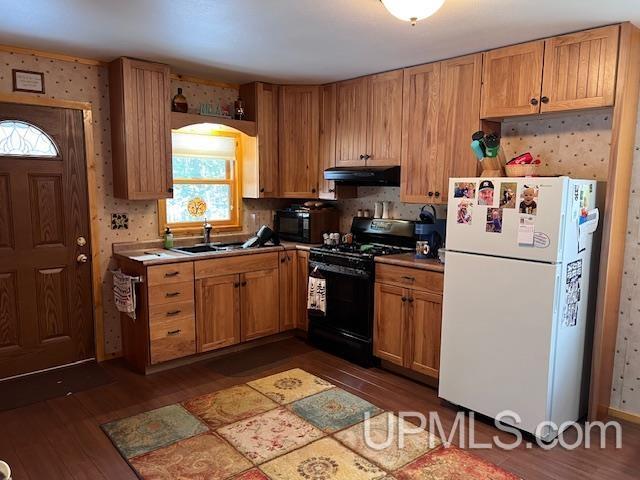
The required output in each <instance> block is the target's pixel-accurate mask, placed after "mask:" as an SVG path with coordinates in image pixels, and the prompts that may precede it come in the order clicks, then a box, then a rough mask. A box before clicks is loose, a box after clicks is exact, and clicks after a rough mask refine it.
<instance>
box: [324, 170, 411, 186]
mask: <svg viewBox="0 0 640 480" xmlns="http://www.w3.org/2000/svg"><path fill="white" fill-rule="evenodd" d="M324 179H325V180H333V181H334V182H336V183H339V184H341V185H362V186H379V187H382V186H385V187H399V186H400V167H398V166H393V167H333V168H328V169H326V170H325V171H324Z"/></svg>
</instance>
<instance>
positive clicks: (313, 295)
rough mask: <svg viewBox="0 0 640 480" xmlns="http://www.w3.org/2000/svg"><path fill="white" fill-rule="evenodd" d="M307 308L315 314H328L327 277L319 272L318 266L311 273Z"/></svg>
mask: <svg viewBox="0 0 640 480" xmlns="http://www.w3.org/2000/svg"><path fill="white" fill-rule="evenodd" d="M307 310H308V311H309V313H311V314H314V315H326V314H327V279H326V278H324V276H323V275H322V274H321V273H320V272H318V267H316V268H315V269H314V270H313V272H311V273H310V274H309V290H308V294H307Z"/></svg>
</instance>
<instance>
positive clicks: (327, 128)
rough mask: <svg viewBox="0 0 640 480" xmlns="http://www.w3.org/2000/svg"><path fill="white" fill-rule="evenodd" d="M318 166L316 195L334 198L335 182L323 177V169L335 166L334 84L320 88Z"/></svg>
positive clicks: (328, 198)
mask: <svg viewBox="0 0 640 480" xmlns="http://www.w3.org/2000/svg"><path fill="white" fill-rule="evenodd" d="M318 163H319V168H318V186H319V190H318V196H319V197H320V198H323V199H327V200H335V198H336V186H335V182H330V181H328V180H325V179H324V171H325V170H326V169H327V168H332V167H335V166H336V85H335V84H332V85H325V86H324V87H322V89H321V90H320V153H319V159H318Z"/></svg>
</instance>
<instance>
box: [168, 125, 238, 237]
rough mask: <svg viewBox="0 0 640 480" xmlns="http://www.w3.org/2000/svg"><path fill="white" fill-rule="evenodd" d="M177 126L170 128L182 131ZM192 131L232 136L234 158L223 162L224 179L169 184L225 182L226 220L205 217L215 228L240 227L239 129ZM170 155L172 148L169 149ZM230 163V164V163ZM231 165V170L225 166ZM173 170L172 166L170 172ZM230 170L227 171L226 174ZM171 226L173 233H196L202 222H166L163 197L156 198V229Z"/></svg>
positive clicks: (200, 230) (236, 229)
mask: <svg viewBox="0 0 640 480" xmlns="http://www.w3.org/2000/svg"><path fill="white" fill-rule="evenodd" d="M180 130H181V129H177V130H172V132H177V133H182V132H180ZM196 135H211V136H216V137H232V138H235V141H236V158H235V161H233V162H230V163H227V177H230V178H227V179H203V178H199V179H195V178H194V179H175V178H174V179H173V185H176V184H178V185H180V184H182V185H185V184H186V185H189V184H210V185H229V187H230V190H231V191H230V200H231V218H230V219H228V220H207V222H208V223H210V224H211V226H212V227H213V229H214V231H215V232H232V231H240V230H242V137H241V136H240V133H236V132H228V131H223V130H212V131H211V132H210V133H206V134H204V133H202V134H201V133H197V134H196ZM171 155H172V157H173V152H172V153H171ZM231 164H232V166H231ZM230 166H231V170H229V167H230ZM171 173H172V174H173V170H172V172H171ZM229 174H230V175H229ZM166 227H169V228H171V231H172V232H173V234H174V235H176V236H189V235H200V234H201V233H202V222H200V221H195V222H176V223H169V222H167V199H161V200H158V233H159V234H160V236H162V235H163V234H164V231H165V228H166Z"/></svg>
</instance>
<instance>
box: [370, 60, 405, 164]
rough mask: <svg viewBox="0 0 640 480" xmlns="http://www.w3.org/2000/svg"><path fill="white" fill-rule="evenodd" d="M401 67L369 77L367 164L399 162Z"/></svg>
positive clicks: (400, 139)
mask: <svg viewBox="0 0 640 480" xmlns="http://www.w3.org/2000/svg"><path fill="white" fill-rule="evenodd" d="M402 88H403V75H402V70H394V71H392V72H386V73H381V74H378V75H372V76H371V77H369V109H368V120H369V125H368V129H367V149H366V151H365V155H368V158H367V159H366V164H367V166H375V165H400V146H401V141H402Z"/></svg>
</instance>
